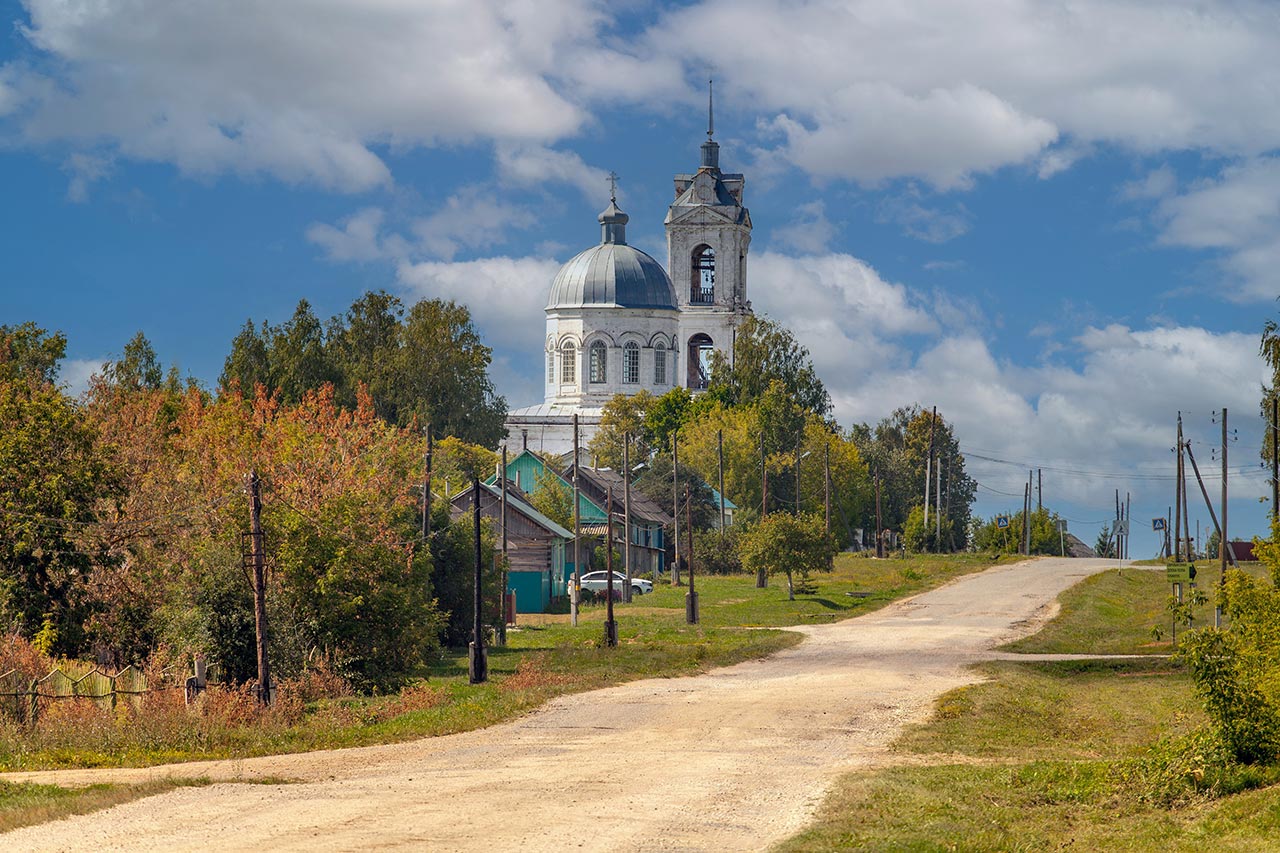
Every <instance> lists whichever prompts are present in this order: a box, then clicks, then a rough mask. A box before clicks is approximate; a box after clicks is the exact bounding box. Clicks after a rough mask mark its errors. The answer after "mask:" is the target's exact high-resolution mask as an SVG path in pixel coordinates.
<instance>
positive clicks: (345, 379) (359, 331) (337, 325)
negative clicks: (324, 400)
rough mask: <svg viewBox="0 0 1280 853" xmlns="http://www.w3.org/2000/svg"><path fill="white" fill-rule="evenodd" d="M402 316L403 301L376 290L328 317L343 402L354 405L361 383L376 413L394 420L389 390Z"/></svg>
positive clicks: (340, 400)
mask: <svg viewBox="0 0 1280 853" xmlns="http://www.w3.org/2000/svg"><path fill="white" fill-rule="evenodd" d="M402 317H404V305H403V304H402V303H401V302H400V300H399V299H397V298H396V297H394V296H392V295H390V294H389V293H387V292H386V291H382V290H376V291H373V292H371V293H366V294H365V295H364V296H361V297H360V298H359V299H357V300H356V301H355V302H354V303H352V305H351V307H350V308H349V309H347V313H346V315H345V316H344V317H334V318H333V319H332V320H330V321H329V331H328V348H329V357H330V360H331V361H332V363H333V364H334V366H335V367H336V369H337V371H338V374H339V375H340V376H341V377H342V379H341V382H340V384H339V388H338V400H339V402H340V403H341V404H342V405H344V406H353V405H355V398H356V390H357V388H359V386H360V385H361V384H362V383H363V384H364V386H365V387H367V388H368V389H369V394H370V396H372V397H373V401H374V409H375V410H376V411H377V412H378V416H379V417H381V418H382V419H383V420H387V421H395V420H396V418H395V408H394V406H393V403H392V399H391V397H390V394H391V391H392V389H393V388H394V386H395V365H396V358H397V354H398V353H399V351H400V347H401V343H402V341H401V338H402V335H403V332H404V328H403V326H402V324H401V318H402Z"/></svg>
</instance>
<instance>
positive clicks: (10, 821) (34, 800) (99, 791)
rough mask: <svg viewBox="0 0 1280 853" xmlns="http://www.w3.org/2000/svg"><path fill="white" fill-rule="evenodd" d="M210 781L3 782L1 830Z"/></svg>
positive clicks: (44, 821) (1, 784)
mask: <svg viewBox="0 0 1280 853" xmlns="http://www.w3.org/2000/svg"><path fill="white" fill-rule="evenodd" d="M208 784H210V782H209V780H208V779H165V780H160V781H155V782H147V783H144V784H140V785H88V786H85V787H81V788H63V787H60V786H58V785H36V784H31V783H27V782H0V832H8V831H9V830H12V829H18V828H20V827H23V826H34V825H35V824H39V823H47V822H48V821H51V820H59V819H61V818H64V817H71V816H72V815H78V814H88V813H89V812H95V811H98V810H99V809H106V808H110V807H111V806H118V805H120V804H121V803H127V802H130V801H131V800H137V799H141V798H142V797H150V796H154V795H155V794H163V793H165V792H166V791H172V790H173V789H175V788H187V787H199V786H203V785H208ZM50 846H55V845H53V844H51V845H50Z"/></svg>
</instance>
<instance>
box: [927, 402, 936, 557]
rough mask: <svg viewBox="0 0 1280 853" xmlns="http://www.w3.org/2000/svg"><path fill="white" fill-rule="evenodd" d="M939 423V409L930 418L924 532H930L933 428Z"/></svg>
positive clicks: (934, 409)
mask: <svg viewBox="0 0 1280 853" xmlns="http://www.w3.org/2000/svg"><path fill="white" fill-rule="evenodd" d="M937 423H938V407H937V406H934V407H933V415H932V416H931V417H930V418H929V455H928V456H926V457H925V459H924V530H925V532H926V534H927V533H928V531H929V481H930V480H931V479H932V478H933V428H934V427H935V426H936V425H937Z"/></svg>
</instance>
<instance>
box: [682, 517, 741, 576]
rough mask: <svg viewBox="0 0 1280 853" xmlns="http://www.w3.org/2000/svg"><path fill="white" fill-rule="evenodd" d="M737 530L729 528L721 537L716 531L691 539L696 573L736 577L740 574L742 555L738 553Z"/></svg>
mask: <svg viewBox="0 0 1280 853" xmlns="http://www.w3.org/2000/svg"><path fill="white" fill-rule="evenodd" d="M738 549H739V537H738V530H737V528H735V527H730V528H728V529H727V530H725V531H724V535H721V534H720V532H719V531H718V530H717V531H708V532H706V533H701V534H699V535H697V536H695V537H694V539H693V561H694V564H695V567H696V569H697V571H700V572H706V573H707V574H709V575H736V574H740V573H741V572H742V555H741V554H740V553H739V551H738Z"/></svg>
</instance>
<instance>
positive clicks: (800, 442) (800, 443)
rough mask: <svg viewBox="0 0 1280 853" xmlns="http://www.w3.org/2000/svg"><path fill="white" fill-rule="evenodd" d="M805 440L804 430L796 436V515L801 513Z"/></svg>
mask: <svg viewBox="0 0 1280 853" xmlns="http://www.w3.org/2000/svg"><path fill="white" fill-rule="evenodd" d="M803 442H804V432H803V430H802V431H801V433H800V435H798V436H796V465H795V478H796V515H799V514H800V450H801V449H802V448H803V447H804V444H803Z"/></svg>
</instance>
